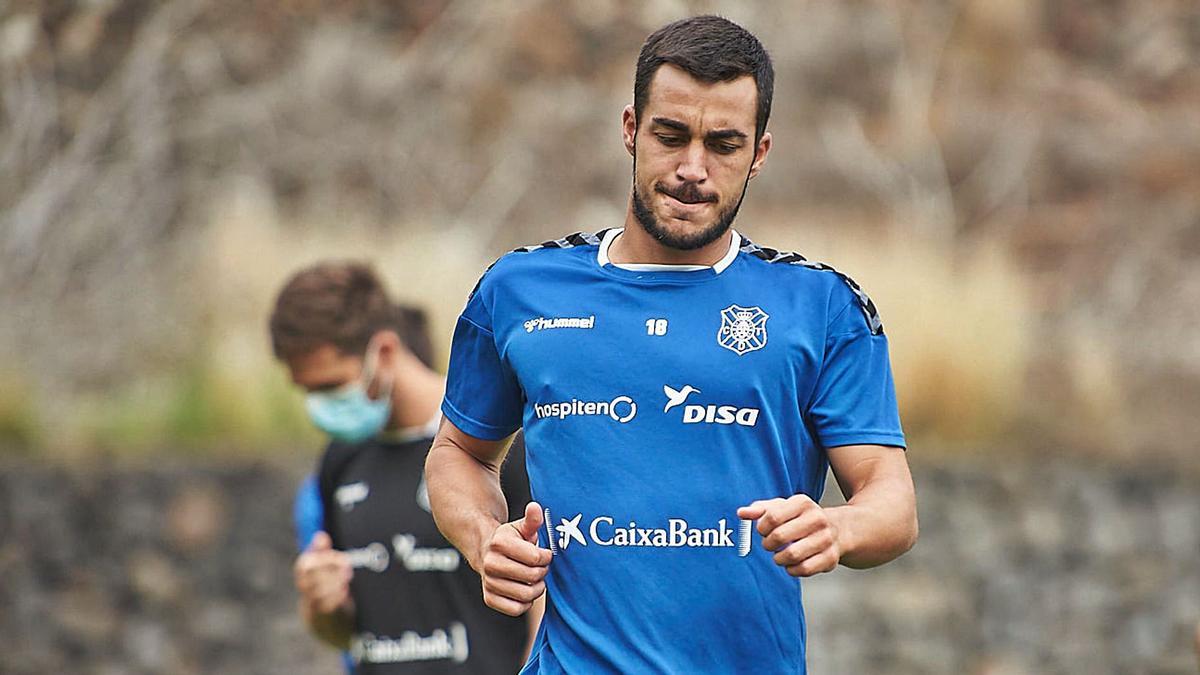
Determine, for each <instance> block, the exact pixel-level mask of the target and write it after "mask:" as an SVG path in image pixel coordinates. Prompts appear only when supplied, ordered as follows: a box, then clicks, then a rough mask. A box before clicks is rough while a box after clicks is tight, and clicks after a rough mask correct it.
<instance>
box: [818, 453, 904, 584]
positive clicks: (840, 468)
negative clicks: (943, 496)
mask: <svg viewBox="0 0 1200 675" xmlns="http://www.w3.org/2000/svg"><path fill="white" fill-rule="evenodd" d="M829 465H830V467H832V468H833V475H834V477H835V478H836V479H837V482H838V486H839V487H841V489H842V494H843V495H844V496H845V497H846V504H845V505H843V506H834V507H831V508H829V509H826V510H825V511H826V513H828V514H829V518H830V521H831V522H832V523H833V526H834V529H835V530H836V531H837V533H838V536H837V539H838V544H839V547H840V548H841V550H842V555H841V564H843V565H845V566H846V567H852V568H854V569H866V568H868V567H875V566H877V565H882V564H884V563H886V562H890V561H892V560H895V559H896V558H899V557H900V556H901V555H903V554H904V553H905V552H906V551H908V550H909V549H910V548H912V547H913V544H916V543H917V531H918V526H917V497H916V493H915V491H914V489H913V481H912V475H911V474H910V473H909V470H908V459H907V455H906V453H905V451H904V450H903V449H901V448H892V447H883V446H878V445H848V446H845V447H841V448H830V449H829Z"/></svg>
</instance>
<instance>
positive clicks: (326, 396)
mask: <svg viewBox="0 0 1200 675" xmlns="http://www.w3.org/2000/svg"><path fill="white" fill-rule="evenodd" d="M270 332H271V342H272V346H273V348H274V352H275V355H276V357H278V358H279V359H280V360H281V361H283V362H284V363H285V364H286V365H287V368H288V370H289V371H290V373H291V377H292V380H293V381H294V382H295V383H296V384H297V385H298V386H300V387H301V388H303V389H304V390H305V391H307V392H308V396H307V400H306V407H307V409H308V413H309V415H310V416H311V417H312V420H313V422H314V423H315V424H316V425H317V427H319V428H320V429H322V430H323V431H325V432H326V433H328V434H329V435H330V436H331V437H332V439H333V441H332V442H331V443H330V445H329V447H328V448H327V449H326V450H325V453H324V455H323V456H322V458H321V461H320V465H319V470H318V473H317V476H316V477H313V478H311V479H310V480H309V481H308V482H306V483H305V486H304V487H302V489H301V492H300V494H299V495H298V499H297V506H296V515H297V525H298V530H299V531H300V538H301V547H302V548H303V549H304V551H303V553H301V555H300V556H299V558H297V560H296V564H295V567H294V573H295V582H296V588H297V589H298V590H299V591H300V614H301V616H302V618H303V620H304V622H305V623H306V624H307V626H308V627H309V628H310V629H311V631H312V632H313V634H314V635H316V636H317V637H318V638H320V639H322V640H324V641H325V642H327V643H329V644H330V645H333V646H336V647H338V648H341V649H343V650H348V652H349V653H348V659H349V660H350V661H351V662H352V666H353V668H352V669H353V670H354V671H355V672H358V673H363V674H364V675H369V674H371V673H512V672H514V671H515V670H516V669H517V668H518V667H519V665H520V663H521V661H522V659H523V656H524V654H525V653H527V648H528V644H529V642H530V640H531V639H532V635H533V632H534V628H536V622H537V621H538V620H540V616H539V614H538V612H531V613H530V615H529V616H528V617H527V618H513V617H509V616H504V615H501V614H497V613H495V612H493V611H491V610H489V609H488V608H487V607H485V606H484V604H483V601H482V600H483V599H482V596H481V594H480V580H479V577H478V575H476V574H475V573H474V572H473V571H472V570H471V569H470V568H469V567H468V566H467V565H465V564H462V561H461V557H460V555H459V553H458V551H456V550H455V549H454V548H453V547H451V546H450V544H449V542H447V541H446V540H445V538H443V537H442V536H441V534H440V533H439V532H438V531H437V527H436V525H435V524H434V522H433V518H432V516H431V515H430V513H429V499H428V494H427V492H426V491H425V482H424V480H423V477H422V471H421V469H422V466H423V463H424V461H425V455H426V452H427V451H428V448H429V445H430V443H431V441H432V438H433V433H434V431H435V430H436V428H437V424H438V421H439V418H440V414H439V413H438V403H439V402H440V401H441V398H442V393H443V390H444V388H445V382H444V380H443V379H442V377H441V376H440V375H438V374H437V373H435V372H434V371H433V370H431V368H430V364H431V360H432V351H433V350H432V346H431V343H430V340H429V336H428V334H427V331H426V327H425V318H424V315H423V313H421V312H420V311H418V310H413V309H409V308H403V307H397V306H395V305H393V304H392V302H391V301H390V300H389V299H388V296H387V293H386V292H385V290H384V288H383V285H382V284H381V283H380V281H379V279H378V278H377V277H376V275H375V273H374V272H373V271H372V270H371V269H370V268H369V267H367V266H365V265H360V264H355V263H323V264H318V265H315V266H312V267H309V268H307V269H304V270H301V271H300V272H299V273H297V274H296V275H295V276H293V277H292V278H291V280H290V281H288V282H287V284H286V285H285V286H284V288H283V290H282V291H281V292H280V293H279V297H278V299H277V300H276V302H275V309H274V311H273V313H272V315H271V319H270ZM514 454H515V455H516V456H515V457H514V458H513V461H511V462H510V463H509V464H508V465H507V468H506V469H505V471H504V472H503V475H502V480H503V483H504V489H505V491H506V492H507V493H508V494H509V495H511V499H512V504H513V506H512V508H513V510H514V515H513V517H514V518H515V517H519V515H520V513H521V510H522V507H523V506H524V505H525V503H526V502H527V501H528V495H529V488H528V483H527V480H526V478H525V473H524V467H523V466H522V464H523V460H522V457H521V455H522V450H521V448H520V447H517V448H515V449H514Z"/></svg>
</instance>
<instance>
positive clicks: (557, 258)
mask: <svg viewBox="0 0 1200 675" xmlns="http://www.w3.org/2000/svg"><path fill="white" fill-rule="evenodd" d="M607 232H608V230H600V231H599V232H575V233H574V234H568V235H567V236H565V237H562V238H560V239H552V240H550V241H544V242H542V243H540V244H534V245H531V246H521V247H519V248H515V249H513V250H511V251H509V252H508V253H505V254H504V255H502V256H500V258H498V259H497V260H496V261H495V262H493V263H492V264H491V265H489V266H488V268H487V269H486V270H484V272H483V275H482V276H480V277H479V281H478V282H477V283H476V284H475V288H474V289H473V290H472V291H471V294H470V296H469V297H471V298H473V297H475V295H476V294H477V293H480V292H481V291H482V292H487V291H490V290H491V289H494V288H496V287H498V286H503V285H504V284H506V283H512V282H514V281H516V280H519V279H522V278H525V277H528V276H529V275H540V274H544V273H546V272H547V271H552V270H553V269H555V268H557V267H562V266H569V265H572V264H574V263H575V261H577V260H580V259H586V258H587V257H588V256H589V255H592V256H594V255H595V254H596V250H597V249H598V248H599V246H600V240H601V239H603V238H604V235H605V233H607Z"/></svg>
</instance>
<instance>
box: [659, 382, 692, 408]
mask: <svg viewBox="0 0 1200 675" xmlns="http://www.w3.org/2000/svg"><path fill="white" fill-rule="evenodd" d="M663 393H664V394H666V395H667V405H666V407H664V408H663V412H667V411H668V410H670V409H671V408H674V407H675V406H677V405H683V402H684V401H686V400H687V397H688V396H691V395H692V394H699V393H700V390H699V389H697V388H695V387H693V386H692V385H690V384H685V385H683V389H680V390H679V391H675V390H674V389H672V388H671V387H670V386H669V385H665V384H664V385H663Z"/></svg>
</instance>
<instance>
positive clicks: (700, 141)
mask: <svg viewBox="0 0 1200 675" xmlns="http://www.w3.org/2000/svg"><path fill="white" fill-rule="evenodd" d="M773 78H774V75H773V71H772V66H771V61H770V58H769V56H768V55H767V53H766V52H765V50H764V49H763V47H762V45H761V44H760V43H759V41H758V39H757V38H755V37H754V36H753V35H751V34H750V33H748V32H747V31H745V30H744V29H742V28H741V27H739V26H737V25H736V24H734V23H732V22H730V21H727V20H725V19H722V18H719V17H713V16H706V17H695V18H692V19H687V20H683V21H680V22H676V23H673V24H670V25H668V26H665V27H664V28H662V29H660V30H658V31H656V32H655V33H654V34H653V35H651V36H650V37H649V38H648V39H647V41H646V42H645V44H644V45H643V47H642V50H641V54H640V56H639V58H638V63H637V71H636V75H635V82H634V97H633V104H632V105H629V106H627V107H626V108H625V110H624V113H623V117H622V124H623V131H624V141H625V147H626V149H627V150H628V152H629V154H630V155H631V156H632V157H633V189H632V194H631V198H630V202H629V204H628V209H627V214H626V217H625V223H624V227H623V228H613V229H608V230H604V231H601V232H598V233H595V234H574V235H570V236H567V237H565V238H563V239H561V240H558V241H552V242H547V243H545V244H542V245H540V246H532V247H528V248H523V249H517V250H516V251H514V252H512V253H510V254H508V255H506V256H504V257H502V258H501V259H500V260H498V261H497V262H496V263H494V264H493V266H492V267H491V268H489V270H488V271H486V272H485V273H484V275H483V277H482V279H480V281H479V283H478V285H477V286H476V288H475V290H474V291H473V292H472V294H471V295H470V297H469V300H468V303H467V307H466V309H465V310H464V311H463V313H462V316H461V317H460V319H459V322H458V326H457V328H456V330H455V336H454V342H453V347H452V352H451V357H450V370H449V375H448V380H447V389H446V396H445V400H444V402H443V405H442V411H443V414H444V419H443V421H442V426H441V428H440V430H439V431H438V435H437V438H436V440H435V441H434V444H433V448H432V449H431V450H430V453H429V458H428V460H427V463H426V476H427V480H428V483H429V494H430V499H431V502H432V505H433V512H434V515H435V517H436V518H437V522H438V525H439V526H440V527H441V528H442V531H443V532H445V533H446V534H447V536H448V538H449V539H450V540H451V541H452V542H454V543H455V544H456V545H457V546H458V548H459V550H461V551H462V552H463V553H464V555H465V556H466V557H467V560H468V561H469V562H470V564H471V565H472V567H474V568H475V569H477V570H479V571H480V573H481V574H482V576H483V583H484V595H485V599H486V601H487V603H488V604H489V605H490V606H492V607H494V608H495V609H497V610H499V611H500V612H503V613H506V614H512V615H518V614H520V613H522V612H524V611H526V610H528V609H529V608H530V607H531V606H532V605H533V603H534V602H536V601H537V600H538V599H539V598H541V597H542V595H543V593H545V594H546V595H547V597H548V600H547V603H546V616H545V621H543V623H542V626H541V629H540V630H539V632H538V637H537V641H536V643H535V645H534V648H533V655H532V657H531V659H530V661H529V662H528V663H527V665H526V668H525V670H524V672H528V673H560V672H589V673H590V672H606V673H607V672H620V673H651V672H653V673H660V672H680V673H735V672H741V673H750V672H752V673H792V674H795V673H797V672H804V670H805V644H804V642H805V627H804V616H803V610H802V608H801V597H800V587H799V583H798V579H797V577H807V576H811V575H814V574H818V573H821V572H828V571H830V570H832V569H834V568H836V567H837V566H838V565H839V564H842V565H846V566H848V567H853V568H866V567H872V566H875V565H880V564H883V563H885V562H887V561H889V560H892V559H894V558H896V557H897V556H899V555H901V554H903V553H904V552H905V551H907V550H908V549H909V548H910V547H911V546H912V545H913V543H914V542H915V540H916V536H917V519H916V504H915V497H914V494H913V484H912V478H911V476H910V474H909V469H908V462H907V459H906V456H905V452H904V447H905V439H904V435H903V432H902V431H901V427H900V419H899V414H898V412H897V407H896V400H895V393H894V387H893V384H892V376H891V367H890V364H889V359H888V345H887V338H886V337H885V336H884V334H883V327H882V323H881V322H880V319H879V316H878V315H877V313H876V311H875V306H874V304H872V302H871V301H870V300H869V299H868V298H867V296H866V294H865V293H863V292H862V290H861V289H860V288H859V287H858V286H857V285H856V284H855V283H854V282H853V281H851V280H850V279H849V277H847V276H845V275H843V274H841V273H839V272H836V271H834V270H833V269H832V268H830V267H828V266H825V265H821V264H817V263H811V262H808V261H806V260H805V259H804V258H803V257H801V256H799V255H797V254H794V253H785V252H780V251H776V250H774V249H769V248H763V247H759V246H757V245H755V244H754V243H753V242H751V241H750V240H749V239H747V238H746V237H744V236H742V235H740V234H738V233H737V232H735V231H733V230H732V229H731V225H732V223H733V220H734V217H735V216H736V214H737V211H738V207H739V206H740V204H741V201H742V198H743V197H744V195H745V192H746V188H747V185H748V183H749V181H750V180H751V179H752V178H754V177H755V176H756V175H757V174H758V173H759V172H760V171H761V170H762V167H763V163H764V162H765V161H766V158H767V153H768V151H769V150H770V148H771V135H770V133H768V132H767V131H766V124H767V118H768V116H769V113H770V103H771V97H772V83H773ZM520 428H523V429H524V433H525V439H526V444H527V460H528V469H529V478H530V483H531V486H532V491H533V494H534V497H535V498H536V499H537V502H534V503H530V504H529V505H527V507H526V509H525V513H524V515H523V517H521V518H519V519H516V520H512V519H511V518H510V517H509V514H510V512H511V509H510V508H509V507H508V505H507V504H506V502H505V500H504V497H503V494H502V492H501V481H500V477H501V467H502V465H503V463H504V458H505V448H506V447H507V441H506V439H507V438H508V437H509V436H510V435H512V434H513V433H515V432H516V431H517V430H518V429H520ZM829 467H832V469H833V472H834V475H835V476H836V478H837V480H838V483H839V485H840V486H841V488H842V491H843V492H844V493H845V495H846V497H847V500H848V503H847V504H845V505H843V506H837V507H830V508H823V507H821V506H820V505H819V504H817V501H816V500H818V499H820V497H821V493H822V491H823V489H824V482H825V475H826V471H827V469H828V468H829ZM543 526H544V529H543ZM755 531H757V535H755ZM543 543H544V545H542V544H543Z"/></svg>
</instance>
